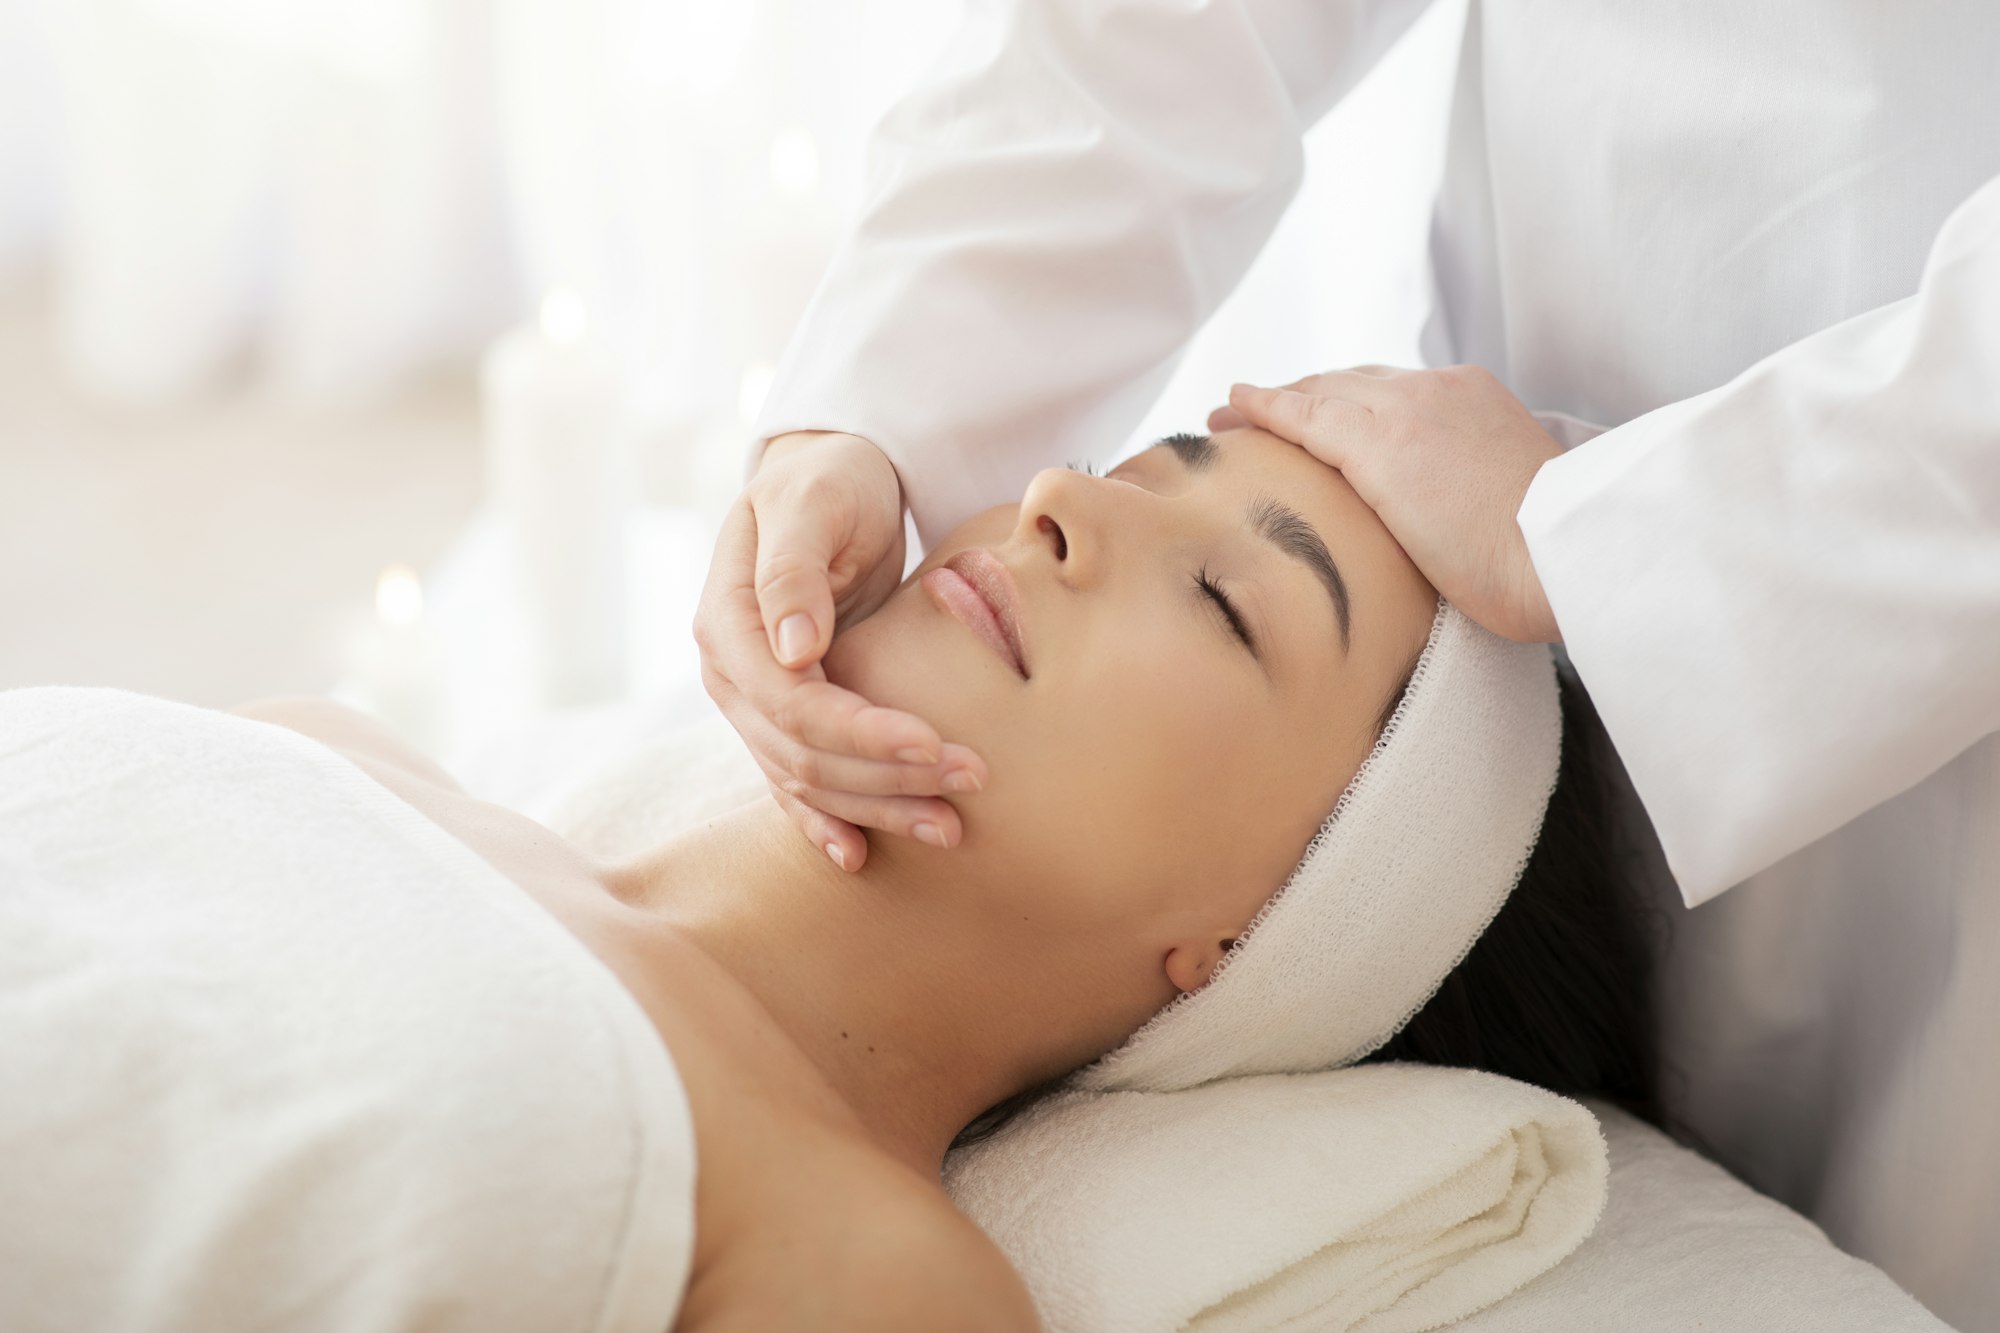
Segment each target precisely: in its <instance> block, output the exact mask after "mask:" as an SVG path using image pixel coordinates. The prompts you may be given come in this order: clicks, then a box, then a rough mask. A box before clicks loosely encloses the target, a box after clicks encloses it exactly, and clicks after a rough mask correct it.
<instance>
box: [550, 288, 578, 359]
mask: <svg viewBox="0 0 2000 1333" xmlns="http://www.w3.org/2000/svg"><path fill="white" fill-rule="evenodd" d="M588 324H589V320H588V318H587V314H586V312H585V310H584V308H583V298H582V297H581V296H579V295H577V292H576V289H575V288H574V287H552V288H550V289H549V294H548V295H547V296H544V297H543V298H542V336H543V337H544V338H547V339H548V340H549V341H550V342H552V343H556V344H558V345H559V346H563V347H568V346H570V345H571V344H573V343H578V342H582V341H583V332H584V329H585V328H586V327H588Z"/></svg>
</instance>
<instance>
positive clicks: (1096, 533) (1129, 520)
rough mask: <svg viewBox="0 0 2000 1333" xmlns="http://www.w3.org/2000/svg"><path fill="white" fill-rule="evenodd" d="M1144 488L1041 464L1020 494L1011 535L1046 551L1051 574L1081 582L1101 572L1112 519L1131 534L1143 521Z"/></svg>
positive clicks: (1094, 579)
mask: <svg viewBox="0 0 2000 1333" xmlns="http://www.w3.org/2000/svg"><path fill="white" fill-rule="evenodd" d="M1146 495H1147V492H1146V491H1145V490H1143V489H1141V488H1140V487H1137V486H1133V485H1130V484H1128V483H1126V482H1122V481H1114V480H1112V479H1110V478H1108V477H1094V476H1090V475H1088V474H1086V473H1082V472H1077V471H1073V470H1071V469H1069V468H1061V467H1051V468H1043V469H1042V470H1041V471H1040V472H1037V473H1036V474H1035V475H1034V477H1033V479H1032V480H1030V481H1029V482H1028V489H1027V490H1026V491H1025V492H1024V493H1023V494H1022V496H1021V512H1020V517H1019V518H1018V519H1017V520H1016V524H1015V536H1016V537H1017V538H1019V539H1020V541H1021V543H1022V545H1023V546H1025V547H1027V548H1028V549H1030V550H1037V549H1038V550H1042V551H1046V552H1047V553H1048V555H1049V557H1050V559H1051V560H1052V561H1053V562H1054V565H1055V572H1056V576H1057V577H1058V578H1059V579H1061V580H1062V581H1063V582H1064V583H1065V584H1067V585H1069V586H1070V587H1072V588H1087V587H1091V586H1094V585H1095V584H1097V583H1099V582H1100V581H1101V580H1102V579H1103V578H1104V576H1105V570H1106V567H1107V561H1108V560H1109V559H1110V554H1111V550H1112V543H1111V542H1110V541H1108V540H1107V539H1106V538H1107V534H1108V531H1109V529H1110V528H1111V527H1113V526H1114V525H1115V526H1117V527H1118V529H1119V530H1120V532H1121V534H1123V535H1124V536H1126V537H1136V535H1137V534H1136V533H1135V532H1134V531H1133V528H1134V525H1136V524H1138V523H1141V522H1143V521H1144V516H1143V514H1142V513H1141V512H1140V507H1141V506H1142V505H1143V503H1144V499H1145V497H1146Z"/></svg>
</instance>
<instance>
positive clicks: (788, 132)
mask: <svg viewBox="0 0 2000 1333" xmlns="http://www.w3.org/2000/svg"><path fill="white" fill-rule="evenodd" d="M771 184H773V185H775V186H776V187H777V188H778V192H779V193H780V194H808V193H810V192H811V191H812V188H813V186H815V185H817V184H819V145H817V144H815V143H814V142H813V137H812V135H810V134H808V133H807V132H806V131H805V130H803V129H801V128H799V127H798V126H796V125H788V126H786V127H785V128H784V129H782V130H779V131H778V135H777V137H776V138H774V139H773V140H771Z"/></svg>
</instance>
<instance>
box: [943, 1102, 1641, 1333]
mask: <svg viewBox="0 0 2000 1333" xmlns="http://www.w3.org/2000/svg"><path fill="white" fill-rule="evenodd" d="M1608 1172H1609V1160H1608V1158H1607V1156H1606V1152H1605V1146H1604V1137H1603V1135H1602V1134H1601V1133H1600V1132H1599V1130H1598V1127H1597V1120H1596V1118H1595V1117H1594V1116H1592V1115H1591V1113H1590V1112H1589V1111H1588V1110H1586V1109H1585V1108H1584V1107H1582V1106H1580V1105H1579V1104H1577V1103H1576V1102H1573V1101H1570V1100H1569V1099H1568V1098H1565V1097H1558V1096H1556V1095H1555V1094H1554V1093H1551V1092H1545V1091H1543V1090H1542V1089H1540V1088H1534V1087H1530V1086H1528V1085H1527V1084H1524V1083H1517V1082H1515V1081H1513V1080H1512V1079H1505V1078H1500V1077H1497V1076H1495V1075H1492V1074H1481V1073H1477V1072H1474V1071H1471V1070H1463V1069H1439V1068H1434V1067H1432V1066H1428V1065H1408V1064H1384V1065H1361V1066H1356V1067H1354V1068H1350V1069H1341V1070H1330V1071H1327V1072H1325V1073H1318V1074H1269V1075H1261V1076H1256V1077H1249V1078H1231V1079H1223V1080H1220V1081H1218V1082H1215V1083H1209V1084H1204V1085H1202V1086H1201V1087H1198V1088H1191V1089H1189V1090H1187V1091H1184V1092H1171V1093H1149V1092H1113V1093H1089V1092H1070V1093H1064V1094H1060V1095H1058V1096H1056V1097H1055V1098H1052V1099H1051V1100H1050V1101H1048V1102H1045V1103H1043V1104H1042V1105H1040V1106H1038V1107H1036V1108H1035V1109H1034V1110H1032V1111H1030V1112H1028V1113H1027V1114H1025V1115H1023V1116H1022V1117H1021V1118H1019V1119H1017V1120H1016V1121H1014V1122H1013V1123H1011V1124H1009V1125H1008V1126H1007V1127H1006V1128H1005V1129H1003V1130H1002V1131H1001V1132H1000V1133H999V1134H997V1135H996V1136H994V1137H993V1138H992V1139H989V1140H987V1141H986V1142H984V1143H980V1144H976V1145H974V1146H972V1147H970V1148H965V1149H962V1150H960V1151H959V1152H957V1153H955V1154H953V1155H952V1157H951V1158H950V1159H949V1160H948V1161H947V1163H946V1166H945V1186H946V1188H947V1189H949V1190H950V1191H951V1196H952V1198H953V1199H954V1200H955V1201H956V1202H957V1203H958V1205H959V1207H960V1208H962V1209H963V1210H964V1211H965V1213H966V1214H967V1215H968V1216H970V1217H971V1218H972V1219H973V1221H975V1222H977V1223H978V1224H979V1225H980V1227H981V1228H982V1229H984V1230H985V1231H986V1233H987V1234H988V1235H990V1236H991V1237H993V1239H994V1240H995V1241H996V1242H998V1244H999V1245H1000V1247H1001V1249H1003V1250H1005V1251H1006V1252H1007V1256H1008V1258H1010V1259H1011V1260H1012V1261H1013V1263H1014V1266H1015V1267H1016V1268H1018V1269H1019V1270H1020V1272H1021V1275H1022V1277H1023V1278H1024V1279H1025V1280H1026V1281H1027V1284H1028V1289H1029V1290H1030V1291H1031V1292H1032V1293H1033V1294H1034V1298H1035V1304H1036V1306H1037V1307H1038V1308H1039V1309H1040V1311H1041V1315H1042V1320H1043V1322H1044V1324H1045V1325H1046V1326H1047V1327H1048V1329H1049V1330H1050V1333H1069V1331H1070V1330H1075V1331H1076V1333H1083V1331H1084V1330H1090V1331H1091V1333H1122V1331H1123V1330H1133V1333H1138V1331H1139V1330H1158V1329H1174V1328H1183V1327H1185V1328H1190V1329H1200V1330H1213V1331H1214V1333H1222V1331H1223V1330H1235V1329H1272V1330H1275V1329H1313V1330H1340V1329H1355V1330H1366V1333H1416V1331H1417V1330H1421V1329H1429V1328H1437V1327H1439V1326H1441V1325H1444V1324H1448V1323H1451V1322H1453V1321H1454V1320H1458V1319H1462V1318H1464V1317H1465V1316H1467V1315H1469V1314H1472V1313H1473V1312H1474V1311H1477V1310H1480V1309H1482V1308H1484V1307H1486V1306H1488V1305H1491V1304H1492V1303H1493V1302H1495V1301H1497V1300H1499V1299H1500V1298H1501V1297H1503V1296H1505V1295H1507V1294H1508V1293H1509V1292H1511V1291H1513V1290H1514V1289H1515V1288H1517V1287H1519V1286H1521V1285H1522V1284H1523V1283H1525V1282H1527V1281H1528V1280H1529V1279H1531V1278H1533V1277H1535V1276H1537V1275H1538V1274H1540V1273H1542V1272H1544V1271H1546V1270H1547V1269H1549V1268H1551V1267H1553V1266H1554V1265H1555V1264H1556V1262H1557V1261H1558V1260H1560V1259H1562V1258H1563V1257H1564V1256H1565V1255H1567V1254H1569V1252H1570V1251H1572V1250H1574V1249H1575V1248H1576V1247H1577V1246H1578V1245H1579V1244H1581V1243H1582V1241H1583V1239H1584V1237H1585V1236H1587V1235H1589V1234H1590V1231H1591V1228H1592V1227H1594V1226H1595V1225H1596V1224H1597V1218H1598V1215H1599V1213H1600V1212H1601V1211H1602V1209H1603V1207H1604V1200H1605V1182H1606V1179H1607V1176H1608Z"/></svg>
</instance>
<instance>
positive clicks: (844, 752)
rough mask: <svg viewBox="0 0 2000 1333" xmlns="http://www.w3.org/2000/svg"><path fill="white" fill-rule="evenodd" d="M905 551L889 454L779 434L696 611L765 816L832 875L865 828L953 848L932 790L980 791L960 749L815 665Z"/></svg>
mask: <svg viewBox="0 0 2000 1333" xmlns="http://www.w3.org/2000/svg"><path fill="white" fill-rule="evenodd" d="M903 546H904V543H903V488H902V482H901V480H900V479H899V478H898V477H897V476H896V469H895V467H894V466H893V465H891V464H890V462H889V459H888V456H887V455H885V454H884V453H883V452H882V451H881V450H880V449H878V448H876V447H875V446H874V445H873V444H871V443H869V442H868V441H867V440H864V439H862V438H860V437H859V436H855V435H842V434H838V433H834V432H828V431H802V432H797V433H794V434H791V435H781V436H779V437H777V438H776V439H774V440H772V441H771V443H770V444H769V445H767V446H765V451H764V456H763V458H762V459H761V460H760V461H759V463H758V467H757V473H756V475H755V476H753V477H752V478H751V479H750V484H749V485H748V486H745V487H744V488H743V494H742V495H740V496H738V497H737V499H736V503H735V504H733V505H731V506H730V509H729V513H728V515H727V516H726V517H725V518H724V519H723V522H722V532H721V535H720V537H719V538H718V539H717V540H716V544H715V558H714V559H713V560H712V561H711V562H710V564H709V569H708V581H707V583H706V584H705V585H704V586H703V588H702V593H701V604H700V605H699V607H697V608H696V611H695V619H694V638H695V643H696V644H697V645H699V646H700V649H701V679H702V685H703V686H704V687H705V688H706V689H707V690H708V693H709V696H710V697H711V698H713V699H714V700H715V702H716V704H717V705H718V706H719V707H720V708H721V709H722V712H723V715H724V716H726V717H727V718H728V719H729V722H730V725H732V726H734V727H735V728H736V730H737V731H738V732H739V733H741V735H742V737H743V740H744V742H745V743H746V744H747V745H748V746H749V747H750V752H751V754H752V755H754V756H755V757H756V760H757V763H758V765H759V766H760V767H761V768H762V769H763V770H764V776H765V778H766V779H768V780H769V782H770V784H771V792H772V795H774V796H775V797H776V798H777V800H778V804H779V805H780V806H782V807H783V808H784V810H785V812H786V813H787V814H789V815H790V816H791V817H792V822H793V823H794V824H796V825H797V826H798V828H799V831H800V832H802V833H804V834H805V835H806V836H807V837H808V838H810V839H811V840H812V842H813V845H814V846H816V847H818V848H820V849H821V850H822V851H824V852H825V853H826V854H827V856H829V857H830V858H832V860H833V862H834V864H835V865H838V866H840V867H841V868H842V869H844V870H859V869H860V868H861V866H862V864H863V863H864V862H865V861H866V860H867V858H868V841H867V839H866V838H865V837H863V836H862V832H861V829H862V827H863V826H865V827H868V828H877V829H884V830H887V831H889V832H893V833H900V834H903V835H905V836H909V837H922V838H924V839H925V840H926V841H930V842H934V843H938V844H939V845H942V846H948V847H955V846H957V845H958V841H959V838H960V836H961V832H962V830H961V827H960V824H959V821H958V812H957V811H955V810H954V809H953V808H952V806H951V803H950V802H948V801H945V800H942V799H939V798H938V793H939V792H941V791H947V790H949V791H966V790H977V789H978V787H981V786H984V785H985V782H986V768H985V764H984V762H983V761H982V760H981V759H980V758H979V757H978V756H977V755H975V754H973V753H972V751H970V750H968V749H966V748H965V747H964V746H962V745H947V744H945V743H944V742H943V740H942V739H941V738H940V737H939V736H938V734H937V732H936V730H934V729H933V728H932V727H931V725H930V724H929V723H927V722H925V721H924V720H923V719H922V718H919V717H916V716H914V715H912V714H909V713H904V712H900V711H898V710H896V709H893V708H879V707H876V706H875V705H873V704H871V703H869V702H868V701H867V700H866V699H863V698H862V697H861V696H860V695H858V694H855V693H853V692H852V691H849V690H843V689H841V688H840V687H839V686H837V685H835V684H833V683H832V682H830V681H828V680H827V678H826V672H825V671H824V670H823V669H822V668H821V666H820V658H821V657H822V656H824V655H825V653H826V650H827V646H828V645H829V644H831V643H832V642H833V631H834V627H835V624H836V621H839V622H843V623H844V622H848V621H852V620H856V619H859V618H861V617H863V616H865V615H867V614H868V613H869V612H870V611H873V610H874V609H875V608H876V607H878V606H880V605H881V604H882V602H883V600H884V599H886V598H887V597H888V595H889V594H890V593H891V592H893V591H894V590H895V588H896V586H897V585H898V584H899V583H901V582H902V578H903V556H904V551H903ZM966 774H969V775H970V777H969V778H968V777H966V776H961V775H966ZM968 783H970V785H968ZM926 826H927V827H926Z"/></svg>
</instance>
